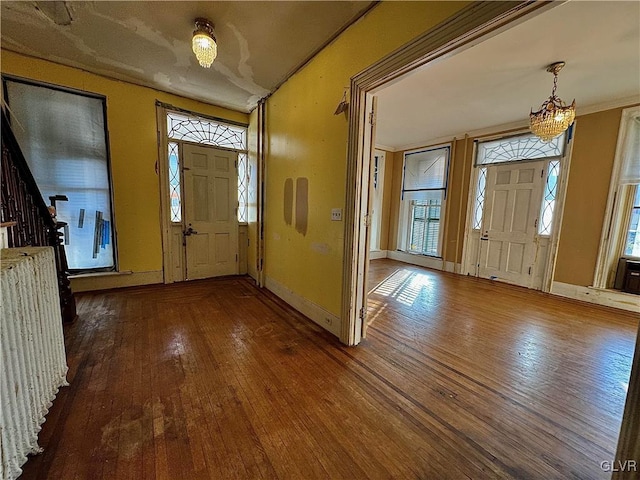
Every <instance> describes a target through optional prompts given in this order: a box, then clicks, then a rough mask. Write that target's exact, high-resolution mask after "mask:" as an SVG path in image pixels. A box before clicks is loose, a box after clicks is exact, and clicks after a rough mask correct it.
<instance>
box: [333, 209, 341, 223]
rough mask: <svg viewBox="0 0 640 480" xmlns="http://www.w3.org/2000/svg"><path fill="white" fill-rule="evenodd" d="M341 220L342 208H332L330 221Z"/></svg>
mask: <svg viewBox="0 0 640 480" xmlns="http://www.w3.org/2000/svg"><path fill="white" fill-rule="evenodd" d="M341 220H342V209H341V208H332V209H331V221H332V222H340V221H341Z"/></svg>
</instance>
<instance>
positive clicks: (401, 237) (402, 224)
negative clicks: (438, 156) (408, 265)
mask: <svg viewBox="0 0 640 480" xmlns="http://www.w3.org/2000/svg"><path fill="white" fill-rule="evenodd" d="M444 148H446V149H448V154H447V164H446V168H445V184H444V188H442V189H438V190H442V192H443V195H442V204H441V205H440V227H439V231H438V248H437V255H427V254H423V253H418V252H412V251H411V250H410V249H409V239H410V235H411V223H412V222H411V220H410V218H409V217H410V216H411V200H408V199H405V198H403V196H402V195H403V191H402V187H403V185H404V175H405V170H406V169H405V162H406V157H407V155H411V154H413V153H419V152H424V151H427V150H438V149H444ZM452 151H453V145H452V143H443V144H440V145H433V146H429V147H424V148H417V149H413V150H407V151H406V152H404V154H403V157H402V183H401V184H400V195H401V196H400V215H399V216H398V249H399V250H400V251H402V252H405V253H408V254H411V255H420V256H422V257H429V258H442V244H443V242H444V230H445V228H444V225H445V218H446V215H447V193H448V190H449V173H450V166H451V152H452Z"/></svg>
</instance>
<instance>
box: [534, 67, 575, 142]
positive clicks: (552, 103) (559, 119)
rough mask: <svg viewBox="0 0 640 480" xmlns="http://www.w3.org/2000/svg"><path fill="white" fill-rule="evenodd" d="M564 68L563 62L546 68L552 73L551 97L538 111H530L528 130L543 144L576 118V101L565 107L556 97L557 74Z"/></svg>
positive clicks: (562, 130)
mask: <svg viewBox="0 0 640 480" xmlns="http://www.w3.org/2000/svg"><path fill="white" fill-rule="evenodd" d="M562 67H564V62H556V63H552V64H551V65H549V66H548V67H547V72H550V73H553V90H552V91H551V96H550V97H549V99H548V100H546V101H545V102H544V103H543V104H542V106H541V107H540V110H538V111H537V112H534V111H533V109H531V113H530V114H529V128H530V129H531V131H532V132H533V134H534V135H536V136H537V137H539V138H540V139H541V140H542V141H543V142H550V141H551V140H553V139H554V138H555V137H557V136H558V135H560V134H561V133H562V132H564V131H565V130H566V129H567V128H569V125H571V124H572V123H573V120H574V119H575V118H576V101H575V99H574V100H573V102H572V103H571V105H569V106H567V105H566V104H565V103H564V102H563V101H562V100H561V99H560V98H559V97H557V96H556V88H558V72H559V71H560V70H562Z"/></svg>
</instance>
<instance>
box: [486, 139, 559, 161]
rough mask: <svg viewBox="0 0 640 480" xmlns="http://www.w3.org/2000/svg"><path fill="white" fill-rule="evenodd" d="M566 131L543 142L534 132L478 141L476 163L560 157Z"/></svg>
mask: <svg viewBox="0 0 640 480" xmlns="http://www.w3.org/2000/svg"><path fill="white" fill-rule="evenodd" d="M565 135H566V134H565V133H563V134H562V135H560V136H559V137H556V138H554V139H553V140H551V141H550V142H547V143H545V142H543V141H542V140H540V139H539V138H538V137H536V136H535V135H533V134H532V133H527V134H524V135H517V136H513V137H507V138H500V139H497V140H487V141H480V142H478V148H477V155H476V165H489V164H496V163H507V162H518V161H522V160H541V159H543V158H559V157H561V156H562V155H563V154H564V145H565V143H566V142H565Z"/></svg>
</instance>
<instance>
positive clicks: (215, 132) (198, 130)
mask: <svg viewBox="0 0 640 480" xmlns="http://www.w3.org/2000/svg"><path fill="white" fill-rule="evenodd" d="M167 137H168V138H169V140H174V141H175V140H177V141H185V142H192V143H200V144H203V145H211V146H213V147H222V148H228V149H231V150H236V151H238V222H240V223H244V222H246V221H247V211H248V206H249V202H248V195H249V189H248V185H249V174H250V171H249V165H248V159H247V129H246V127H241V126H236V125H228V124H225V123H219V122H216V121H214V120H210V119H207V118H203V117H198V116H192V115H188V114H184V113H178V112H167ZM172 145H173V147H172ZM179 149H180V146H179V143H176V142H171V141H170V142H169V194H170V198H171V213H170V215H171V221H172V222H181V221H182V216H181V208H182V207H181V196H180V169H179V161H180V160H179V158H180V156H179Z"/></svg>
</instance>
